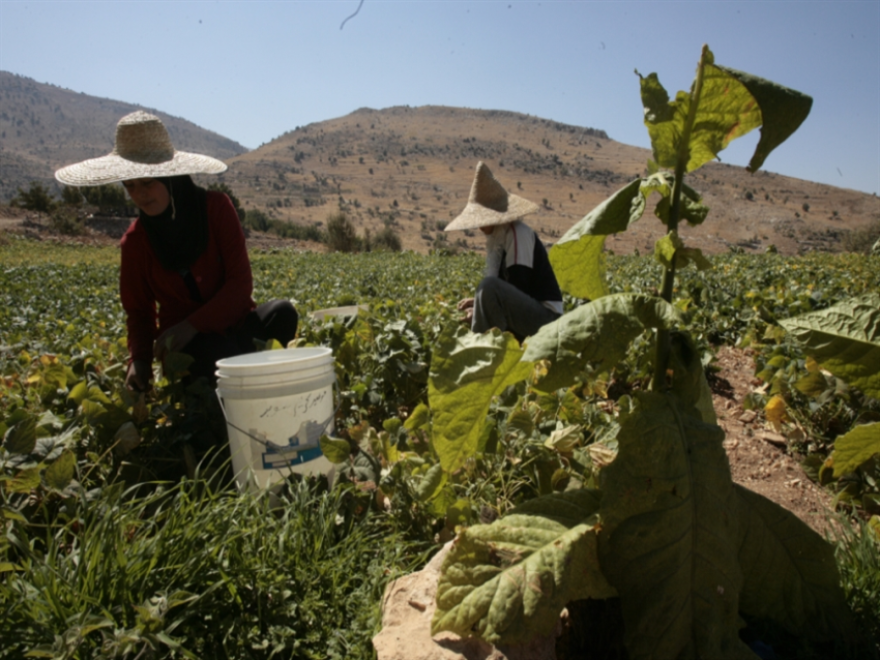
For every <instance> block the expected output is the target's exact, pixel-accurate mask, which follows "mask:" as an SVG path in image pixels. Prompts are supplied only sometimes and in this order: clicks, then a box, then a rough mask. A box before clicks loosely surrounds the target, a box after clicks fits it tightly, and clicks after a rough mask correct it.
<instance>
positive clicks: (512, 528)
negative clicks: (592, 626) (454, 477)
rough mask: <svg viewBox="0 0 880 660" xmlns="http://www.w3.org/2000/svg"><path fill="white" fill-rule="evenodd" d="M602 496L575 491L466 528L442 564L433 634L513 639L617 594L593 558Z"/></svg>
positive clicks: (546, 630)
mask: <svg viewBox="0 0 880 660" xmlns="http://www.w3.org/2000/svg"><path fill="white" fill-rule="evenodd" d="M599 503H600V494H599V493H596V492H594V491H589V490H577V491H571V492H568V493H562V494H553V495H548V496H545V497H542V498H538V499H535V500H532V501H530V502H528V503H526V504H524V505H522V506H520V507H517V508H516V509H514V510H513V511H511V512H510V513H509V514H507V515H506V516H504V518H502V519H500V520H497V521H495V522H494V523H492V524H491V525H476V526H474V527H470V528H468V529H466V530H464V531H463V532H462V533H461V534H460V535H459V536H458V538H457V539H456V540H455V544H454V545H453V547H452V549H451V550H450V553H449V555H447V557H446V559H445V561H444V562H443V566H442V568H441V578H440V581H439V583H438V586H437V610H436V612H435V614H434V619H433V621H432V624H431V629H432V633H434V634H436V633H438V632H440V631H443V630H448V631H451V632H454V633H456V634H458V635H461V636H463V637H467V636H470V635H473V634H476V635H478V636H479V637H481V638H482V639H485V640H487V641H489V642H492V643H496V644H497V643H499V642H502V643H505V644H516V643H522V642H527V641H530V640H532V639H535V638H536V637H538V636H540V635H547V634H550V633H552V632H553V629H554V628H555V626H556V623H557V621H558V620H559V613H560V612H561V610H562V608H563V607H565V604H566V603H568V602H570V601H573V600H579V599H583V598H610V597H612V596H614V595H615V593H616V592H615V591H614V589H613V588H612V587H611V586H610V585H609V584H608V582H607V581H606V579H605V577H604V576H603V575H602V572H601V570H600V568H599V561H598V558H597V556H596V532H595V527H594V525H595V523H596V522H597V521H596V517H595V512H596V510H597V509H598V508H599Z"/></svg>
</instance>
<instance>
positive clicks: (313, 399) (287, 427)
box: [217, 348, 336, 489]
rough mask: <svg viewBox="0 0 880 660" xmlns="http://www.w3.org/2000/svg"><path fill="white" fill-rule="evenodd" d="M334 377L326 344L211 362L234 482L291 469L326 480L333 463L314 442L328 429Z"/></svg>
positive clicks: (269, 481)
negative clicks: (215, 362)
mask: <svg viewBox="0 0 880 660" xmlns="http://www.w3.org/2000/svg"><path fill="white" fill-rule="evenodd" d="M335 381H336V375H335V372H334V367H333V353H332V351H331V350H330V349H329V348H286V349H283V350H276V351H262V352H259V353H247V354H245V355H239V356H236V357H233V358H227V359H225V360H220V361H218V362H217V396H218V397H219V399H220V404H221V406H222V407H223V414H224V415H225V416H226V425H227V427H228V430H229V449H230V452H231V453H232V469H233V471H234V473H235V480H236V481H237V482H238V486H239V488H240V489H245V488H247V487H251V488H268V487H270V486H272V485H274V484H276V483H278V482H280V481H282V480H283V479H285V478H287V477H288V476H289V475H290V473H291V472H296V473H300V474H326V475H327V476H328V477H330V478H331V479H332V477H333V470H334V468H333V464H332V463H331V462H330V461H328V460H327V459H326V458H325V457H324V455H323V454H322V453H321V447H320V445H319V442H318V441H319V439H320V437H321V435H323V434H325V433H326V434H330V433H332V431H333V415H334V412H335V406H334V404H333V385H334V383H335Z"/></svg>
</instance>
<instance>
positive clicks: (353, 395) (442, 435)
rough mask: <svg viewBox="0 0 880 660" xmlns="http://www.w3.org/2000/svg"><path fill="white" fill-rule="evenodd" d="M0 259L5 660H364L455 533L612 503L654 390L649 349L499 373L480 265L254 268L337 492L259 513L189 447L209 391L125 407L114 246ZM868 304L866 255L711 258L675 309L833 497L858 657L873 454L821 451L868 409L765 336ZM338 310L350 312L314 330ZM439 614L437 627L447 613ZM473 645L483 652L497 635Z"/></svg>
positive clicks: (787, 345) (276, 256) (870, 607)
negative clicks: (319, 388) (850, 462)
mask: <svg viewBox="0 0 880 660" xmlns="http://www.w3.org/2000/svg"><path fill="white" fill-rule="evenodd" d="M4 241H5V242H2V243H0V438H2V440H3V443H2V445H0V514H2V515H0V524H2V525H3V527H4V529H3V534H2V535H0V639H2V644H0V658H21V657H25V654H27V657H45V658H236V659H238V658H242V659H244V658H248V659H250V658H371V657H374V655H375V654H374V651H373V649H372V646H371V643H370V639H371V638H372V636H373V635H374V634H375V633H376V632H377V630H378V627H379V623H380V607H381V601H382V594H383V589H384V587H385V585H386V584H387V583H388V582H390V581H391V580H392V579H394V578H396V577H399V576H400V575H403V574H406V573H409V572H412V571H413V570H416V569H418V568H420V567H421V566H422V565H423V564H424V563H425V561H426V560H427V558H428V557H430V555H431V554H432V553H433V552H435V551H436V550H437V548H438V547H439V545H440V544H441V543H443V542H445V541H447V540H449V539H451V538H453V537H454V536H455V534H456V533H457V532H460V531H461V530H463V529H467V528H468V527H473V528H486V529H489V528H490V527H491V526H490V525H489V524H488V523H491V522H492V521H493V520H496V519H498V518H499V517H500V516H503V515H504V514H506V513H507V512H508V511H510V510H511V509H513V508H514V507H522V506H526V507H528V506H529V505H530V504H529V503H530V502H534V501H538V500H536V498H539V497H541V496H550V497H554V496H555V497H563V496H565V497H575V495H572V493H577V492H598V491H597V490H596V489H599V488H606V489H607V492H608V493H611V490H610V487H608V486H607V481H606V480H605V476H604V473H606V472H607V473H608V475H609V476H610V475H611V474H612V473H613V472H614V471H615V470H618V468H615V467H614V465H615V463H614V458H615V456H616V455H617V452H618V449H619V448H620V451H621V452H622V451H623V445H624V438H625V433H623V432H622V431H621V430H620V429H621V426H622V427H623V428H624V431H625V430H626V428H627V424H628V423H629V422H623V421H622V420H623V418H624V417H626V418H627V419H629V420H632V419H635V418H636V417H637V416H638V414H639V413H638V405H647V404H645V403H644V401H646V399H645V400H644V401H642V403H640V404H638V405H636V403H634V402H635V401H636V399H638V396H637V395H638V393H639V392H642V391H644V390H647V388H648V385H649V383H650V381H651V378H652V368H651V363H650V352H651V348H652V345H653V337H654V334H653V331H652V330H650V329H640V330H639V331H638V332H635V333H634V338H633V341H632V342H631V343H630V344H629V345H628V346H627V347H626V348H625V349H622V359H621V360H620V361H618V362H616V363H614V364H613V365H611V366H609V365H607V364H605V363H603V362H602V361H601V359H597V360H594V361H591V360H589V359H586V358H585V359H584V360H583V361H582V362H580V363H578V364H577V365H576V366H575V367H573V368H572V369H571V370H570V374H565V375H566V376H570V379H569V380H570V382H569V380H566V381H565V384H564V385H562V386H560V387H558V388H550V387H544V388H540V387H533V385H534V383H535V382H538V381H536V380H535V375H536V374H537V373H538V371H541V370H542V369H543V370H544V372H545V376H546V378H548V379H549V380H547V381H544V382H556V381H555V380H553V379H554V378H559V376H558V372H557V371H555V370H554V368H553V367H549V372H547V369H548V366H547V365H546V364H544V363H540V362H539V361H536V362H535V363H534V364H536V365H537V366H530V367H529V368H528V369H525V368H524V367H523V368H522V369H525V370H522V371H518V370H521V367H519V366H517V365H518V364H525V363H524V362H523V363H520V362H519V359H520V357H521V356H522V350H521V349H520V348H519V346H518V345H517V344H516V342H515V340H514V339H513V338H512V337H510V336H509V335H501V334H500V333H495V334H493V333H489V335H487V336H486V337H485V339H479V338H473V336H470V337H469V336H468V333H466V332H464V330H463V329H462V328H461V325H460V323H458V317H459V312H457V310H456V303H457V301H458V300H459V299H461V298H463V297H466V296H468V295H471V292H472V291H473V290H474V288H475V286H476V284H477V282H478V281H479V277H480V274H481V272H482V259H481V257H479V256H478V255H473V254H469V255H444V254H432V255H428V256H425V255H417V254H413V253H394V254H389V253H368V254H360V255H346V254H313V253H296V252H293V251H285V250H274V251H273V250H265V251H260V252H254V253H252V254H251V261H252V268H253V273H254V281H255V291H254V298H255V300H257V302H258V303H259V302H262V301H266V300H270V299H273V298H288V299H291V300H293V301H294V302H295V305H296V307H297V309H298V311H299V313H300V326H299V331H298V338H297V339H296V340H295V342H296V345H297V346H328V347H331V348H332V349H333V354H334V358H335V368H336V376H337V382H338V398H339V401H338V404H339V407H338V410H337V412H336V434H335V436H336V437H333V438H325V442H323V443H322V449H324V451H325V454H327V455H328V457H330V458H331V460H333V462H334V463H336V464H337V465H339V466H341V472H342V475H343V477H342V478H341V479H340V480H339V483H337V484H335V485H334V486H333V487H332V488H328V487H327V484H326V483H321V480H314V479H305V480H291V481H290V482H289V483H288V484H287V485H286V488H285V490H284V492H283V493H281V494H280V495H278V497H275V498H269V497H267V496H265V495H261V494H253V493H240V492H239V491H238V489H237V488H236V487H235V486H234V484H232V483H230V480H229V473H228V466H224V465H223V464H222V463H221V461H222V458H223V453H222V451H220V452H216V451H213V450H212V448H215V447H216V442H217V438H222V437H223V434H224V430H223V420H222V413H219V415H218V408H217V403H216V398H215V397H214V395H213V392H211V391H207V388H204V387H202V388H199V387H198V386H196V387H191V388H189V389H185V388H184V387H183V385H182V383H181V382H180V380H179V378H178V377H177V376H176V375H175V374H162V373H159V372H157V380H156V387H155V388H154V390H153V391H152V392H151V393H150V394H149V395H148V396H147V397H146V398H144V397H140V398H137V397H135V396H133V395H132V394H131V393H129V392H127V391H126V390H125V388H124V387H123V379H124V373H125V365H126V360H127V350H126V344H125V339H126V337H125V335H126V330H125V318H124V314H123V310H122V308H121V305H120V303H119V296H118V288H117V287H118V271H119V264H118V258H119V253H118V250H117V249H115V248H87V247H82V246H70V245H66V246H65V245H47V244H43V243H39V242H32V241H29V240H26V239H20V238H16V237H12V236H10V237H8V238H6V239H4ZM606 269H607V270H606V274H605V279H606V284H607V289H608V291H609V293H611V294H620V295H631V296H632V297H633V298H632V299H634V300H635V299H638V300H641V299H643V298H650V297H653V296H655V295H656V287H657V282H658V273H659V271H660V266H659V265H658V264H657V262H656V261H655V260H654V259H653V258H650V257H615V256H609V257H608V258H607V263H606ZM877 291H880V259H878V258H877V257H870V256H865V255H849V254H842V255H827V254H811V255H807V256H802V257H783V256H781V255H775V254H766V255H761V256H746V255H741V254H729V255H725V256H721V257H717V258H715V259H714V260H713V268H711V269H709V270H703V271H696V270H693V269H691V270H684V271H681V272H680V273H679V275H678V280H677V283H676V287H675V291H674V296H673V298H674V301H675V302H674V308H675V310H674V311H675V313H676V314H679V315H680V318H681V319H682V320H683V327H684V328H685V329H686V330H687V332H688V334H689V336H690V342H691V343H690V344H688V345H689V346H690V347H691V348H692V349H694V352H695V355H696V360H697V363H698V365H699V367H700V368H699V372H701V373H702V372H703V371H705V372H711V371H712V368H713V366H712V356H713V354H714V351H715V350H716V349H717V348H718V347H719V346H722V345H729V346H737V347H749V348H750V349H752V350H753V351H754V352H755V360H756V364H757V373H756V378H757V379H759V381H760V382H761V383H763V384H765V385H766V386H765V387H758V388H756V390H755V392H754V393H752V394H751V395H750V396H749V400H748V401H746V402H745V403H744V405H745V406H747V407H749V408H751V409H752V410H754V411H755V412H756V413H757V414H759V415H764V416H766V418H767V420H768V421H772V422H773V423H774V425H775V426H776V428H777V430H778V431H779V432H780V433H781V434H782V435H783V436H784V437H785V438H786V439H787V442H788V444H789V449H790V451H792V452H793V453H797V454H798V455H800V456H804V457H806V460H805V465H807V466H808V472H809V474H811V476H812V477H813V478H814V479H815V480H817V481H820V482H821V483H822V484H823V485H824V486H826V487H827V488H828V489H830V491H831V492H833V493H834V494H835V496H836V503H837V505H838V508H839V512H840V514H841V519H842V520H843V521H845V525H844V527H843V529H844V531H843V532H842V533H841V535H840V536H839V537H838V538H835V539H832V543H833V548H834V559H835V562H836V564H837V570H838V573H839V575H840V577H841V583H842V587H843V594H844V596H845V598H846V603H847V608H848V610H849V614H848V616H850V615H851V616H852V617H853V621H855V622H856V626H857V628H858V630H859V631H860V632H861V634H862V635H863V636H865V637H868V638H875V639H876V638H877V637H878V636H880V617H878V615H877V612H878V611H880V560H878V559H877V557H878V551H880V540H878V539H880V523H878V520H880V519H878V514H880V482H878V480H880V464H878V460H877V457H876V456H874V457H873V458H872V457H871V456H868V457H867V459H866V460H864V461H863V462H862V463H861V464H860V465H858V466H857V469H853V470H852V471H851V472H848V473H847V474H844V475H839V474H837V473H836V472H834V470H833V469H831V468H832V467H833V461H829V457H831V456H833V451H834V447H835V440H836V439H837V438H838V437H840V436H843V435H845V434H847V433H849V432H851V431H852V430H853V429H854V428H856V427H857V426H859V425H861V424H866V423H872V424H876V423H877V422H878V421H880V402H878V401H877V399H875V398H872V397H871V396H868V395H866V394H864V393H863V392H861V391H860V390H859V388H858V387H849V386H847V384H846V383H845V382H844V381H842V380H840V379H839V378H836V377H834V376H832V375H831V374H830V373H828V372H827V371H823V370H818V369H817V368H816V366H815V362H814V361H813V360H812V358H810V357H809V356H808V355H807V354H806V353H805V352H804V350H803V349H802V347H801V346H800V345H799V344H798V343H796V342H795V341H794V340H793V339H792V337H791V335H790V333H787V332H786V331H785V330H784V329H783V327H782V326H781V325H780V321H783V320H785V319H789V318H791V317H795V316H798V315H801V314H805V313H811V312H817V311H822V310H825V309H827V308H830V307H832V306H834V305H836V304H838V303H840V302H842V301H845V300H848V299H852V298H854V297H857V296H863V295H865V294H872V293H876V292H877ZM352 304H362V305H367V306H368V310H367V311H365V312H364V313H362V314H361V315H359V316H357V317H349V318H347V319H331V320H327V321H317V320H315V319H312V318H310V317H309V312H311V311H314V310H318V309H322V308H327V307H335V306H341V305H352ZM565 305H566V309H567V311H571V310H576V309H579V308H584V309H586V308H587V307H588V305H586V304H585V301H583V300H579V299H576V298H572V297H569V296H566V299H565ZM481 342H482V343H481ZM499 347H501V348H500V349H499ZM270 349H272V346H267V350H270ZM490 349H491V350H490ZM530 350H531V348H530ZM493 351H495V352H493ZM499 351H500V352H499ZM496 354H497V355H499V356H500V357H498V358H497V363H493V364H492V368H493V369H494V371H493V373H494V374H495V376H494V380H492V379H491V378H490V379H489V380H491V381H492V382H491V383H488V384H487V383H486V382H483V381H478V382H473V381H469V380H468V378H469V377H470V376H462V375H460V374H458V372H456V375H455V378H456V379H457V380H455V383H461V385H460V386H454V387H453V386H449V385H448V383H445V381H444V378H447V377H449V378H451V376H449V374H450V373H452V371H453V370H454V369H457V368H459V367H460V363H461V362H468V361H469V360H471V362H470V365H471V366H472V365H473V364H474V362H473V360H481V359H482V360H486V361H491V360H494V359H496V358H495V357H492V356H494V355H496ZM527 359H529V357H528V354H526V356H525V357H524V358H523V360H527ZM483 366H485V364H484V365H483ZM533 369H534V370H535V371H534V372H533V371H532V370H533ZM502 373H503V374H504V377H503V378H502V377H501V376H499V375H498V374H502ZM517 374H521V375H522V377H521V378H519V377H515V376H517ZM559 382H563V381H562V380H560V381H559ZM480 401H484V402H485V404H484V407H483V408H480V409H479V410H478V414H477V415H476V416H477V417H478V418H479V424H478V425H476V426H474V427H473V428H470V427H469V428H462V429H460V434H461V438H463V440H461V442H459V440H458V438H457V437H455V436H454V435H453V434H451V432H450V431H449V429H450V428H453V427H454V424H455V423H458V422H456V421H455V420H453V419H452V417H454V416H455V415H456V414H457V412H458V411H462V410H464V411H467V410H469V406H470V405H475V404H474V402H480ZM481 405H483V404H481ZM483 410H485V412H482V411H483ZM458 421H459V422H460V420H458ZM872 428H877V427H876V426H874V427H872ZM618 433H623V434H622V435H620V436H618ZM618 437H619V440H618ZM194 456H195V457H196V459H198V458H201V457H203V456H204V460H203V461H202V462H201V463H197V462H196V461H195V460H193V457H194ZM614 474H616V472H615V473H614ZM583 506H586V505H585V504H584V505H583ZM480 523H485V524H484V525H481V524H480ZM842 524H843V523H842ZM572 529H574V528H572ZM469 542H473V543H475V544H476V545H475V547H476V546H478V545H479V543H478V542H477V541H475V540H473V539H471V540H470V541H469ZM474 552H477V553H478V551H477V550H475V551H474ZM602 552H603V548H602V546H601V545H600V546H599V557H600V559H601V558H602V557H603V556H604V555H603V554H602ZM535 556H537V553H536V555H535ZM743 562H744V560H743V559H742V558H740V564H742V565H743V566H746V564H745V563H743ZM743 570H746V569H745V568H744V569H743ZM479 586H480V585H476V586H474V589H475V590H476V589H478V588H479ZM615 586H617V585H615ZM618 588H619V589H622V587H619V586H618ZM602 597H605V596H602ZM743 598H744V599H745V596H744V597H743ZM741 602H745V601H744V600H742V601H741ZM564 604H565V603H564V602H563V603H562V605H564ZM444 607H447V606H445V605H444ZM457 607H459V605H458V604H455V605H452V606H448V607H447V610H446V611H447V612H452V615H455V616H458V617H461V616H463V615H461V614H460V610H457V609H456V608H457ZM775 607H776V604H775V601H774V602H772V603H770V604H769V605H768V606H767V607H766V608H764V610H767V611H764V610H761V608H760V607H758V608H757V609H758V610H761V616H760V617H757V618H762V619H769V620H771V622H772V625H771V624H768V626H769V628H768V630H769V632H766V635H767V636H768V637H765V641H766V640H767V639H771V640H777V639H778V640H783V641H778V642H777V646H776V649H777V655H776V657H781V658H784V657H822V656H823V654H824V653H826V652H827V649H828V647H827V646H822V642H821V641H820V642H816V643H815V644H816V645H815V646H810V643H808V642H807V641H805V642H803V643H801V644H798V643H796V642H792V641H791V635H790V634H788V633H786V632H785V631H786V630H789V629H790V627H787V624H786V622H785V621H781V620H780V619H781V618H784V617H775V616H774V615H773V613H772V612H770V611H769V610H772V609H773V608H775ZM735 614H736V612H735V611H734V615H735ZM452 615H450V616H452ZM484 620H488V621H489V623H488V624H485V625H486V626H487V627H482V626H484V624H483V623H482V621H484ZM749 620H750V621H751V620H752V619H749ZM469 621H470V619H469ZM468 625H470V624H468ZM473 625H474V626H475V627H474V628H473V629H474V630H480V631H481V632H485V636H486V637H487V638H491V634H492V630H494V629H493V628H492V627H491V626H492V625H494V624H492V613H491V612H489V613H487V614H486V617H485V619H481V623H480V624H479V626H478V625H477V624H476V623H474V624H473ZM841 625H842V624H841ZM451 628H454V626H452V627H451ZM451 628H450V629H451ZM777 628H779V629H781V632H780V631H778V630H777ZM762 630H763V629H762ZM499 634H501V633H499ZM774 635H775V637H774ZM786 635H788V636H786ZM868 646H869V647H870V649H871V652H876V650H877V646H876V642H873V643H871V642H869V643H868ZM811 654H812V655H811ZM825 657H828V656H825ZM841 657H843V656H841Z"/></svg>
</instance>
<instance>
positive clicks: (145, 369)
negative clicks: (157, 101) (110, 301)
mask: <svg viewBox="0 0 880 660" xmlns="http://www.w3.org/2000/svg"><path fill="white" fill-rule="evenodd" d="M224 170H226V165H225V164H224V163H222V162H221V161H219V160H216V159H214V158H211V157H209V156H203V155H200V154H193V153H188V152H184V151H177V150H175V149H174V146H173V145H172V144H171V139H170V138H169V136H168V132H167V130H166V129H165V126H164V125H163V124H162V122H161V121H160V120H159V118H158V117H156V116H154V115H151V114H148V113H146V112H143V111H137V112H133V113H131V114H129V115H126V116H125V117H123V118H122V119H121V120H120V121H119V123H118V124H117V126H116V146H115V147H114V149H113V151H112V152H111V153H110V154H108V155H106V156H103V157H101V158H93V159H90V160H86V161H83V162H81V163H76V164H74V165H68V166H67V167H63V168H61V169H60V170H58V171H57V172H56V173H55V178H56V179H58V180H59V181H60V182H61V183H64V184H67V185H70V186H97V185H102V184H105V183H111V182H115V181H121V182H122V185H123V186H125V189H126V191H127V192H128V195H129V197H131V200H132V201H133V202H134V204H135V205H136V206H137V207H138V209H139V211H140V212H139V214H138V217H137V219H136V220H135V221H134V222H133V223H132V224H131V226H130V227H129V229H128V231H127V232H126V233H125V235H124V236H123V237H122V241H121V248H122V260H121V267H120V276H119V289H120V297H121V300H122V306H123V309H125V313H126V325H127V328H128V349H129V354H130V361H129V365H128V371H127V372H126V377H125V384H126V387H128V388H129V389H131V390H134V391H139V392H143V391H146V390H147V389H149V387H150V380H151V377H152V361H153V359H154V358H155V359H156V360H159V361H160V362H162V361H164V359H165V357H166V356H167V355H168V354H169V353H171V352H183V353H187V354H189V355H190V356H192V358H193V360H194V361H193V363H192V365H191V366H190V367H189V377H190V379H194V378H198V377H202V376H204V377H207V378H208V379H209V380H211V381H212V382H213V380H214V378H215V376H214V371H215V368H216V366H215V363H216V361H217V360H220V359H223V358H226V357H231V356H234V355H239V354H242V353H247V352H251V351H254V350H256V349H255V345H254V342H253V340H254V339H259V340H261V341H267V340H269V339H272V338H274V339H277V340H278V341H280V342H281V343H282V344H284V345H286V344H287V343H288V342H289V341H290V340H292V339H293V338H294V336H295V334H296V326H297V320H298V318H297V313H296V310H295V309H294V307H293V305H291V304H290V302H288V301H286V300H277V301H272V302H269V303H265V304H263V305H260V306H259V307H257V306H256V305H255V304H254V301H253V298H252V297H251V294H252V292H253V279H252V276H251V266H250V260H249V259H248V254H247V249H246V246H245V240H244V233H243V232H242V228H241V223H240V221H239V219H238V214H237V213H236V211H235V208H234V207H233V205H232V202H231V201H230V200H229V197H227V196H226V195H225V194H223V193H220V192H215V191H206V190H205V189H204V188H200V187H199V186H197V185H195V183H193V180H192V179H191V178H190V175H191V174H199V173H200V174H217V173H220V172H223V171H224Z"/></svg>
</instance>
